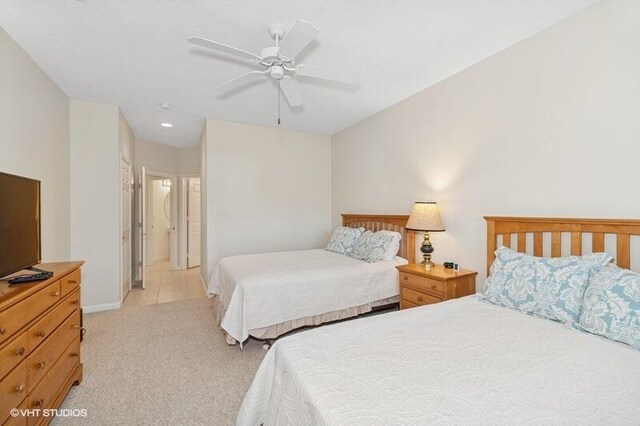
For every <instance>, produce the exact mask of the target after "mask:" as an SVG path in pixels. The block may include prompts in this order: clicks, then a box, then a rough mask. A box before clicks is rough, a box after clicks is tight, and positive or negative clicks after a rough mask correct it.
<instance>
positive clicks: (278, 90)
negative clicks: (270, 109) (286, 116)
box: [276, 80, 280, 126]
mask: <svg viewBox="0 0 640 426" xmlns="http://www.w3.org/2000/svg"><path fill="white" fill-rule="evenodd" d="M276 91H277V94H276V96H277V97H278V126H279V125H280V80H278V88H277V89H276Z"/></svg>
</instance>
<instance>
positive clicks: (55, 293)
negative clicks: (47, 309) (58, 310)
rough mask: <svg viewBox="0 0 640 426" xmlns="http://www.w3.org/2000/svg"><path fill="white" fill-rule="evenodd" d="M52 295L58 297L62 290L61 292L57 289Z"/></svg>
mask: <svg viewBox="0 0 640 426" xmlns="http://www.w3.org/2000/svg"><path fill="white" fill-rule="evenodd" d="M51 295H52V296H53V297H58V296H60V292H59V291H58V290H56V291H54V292H53V293H51Z"/></svg>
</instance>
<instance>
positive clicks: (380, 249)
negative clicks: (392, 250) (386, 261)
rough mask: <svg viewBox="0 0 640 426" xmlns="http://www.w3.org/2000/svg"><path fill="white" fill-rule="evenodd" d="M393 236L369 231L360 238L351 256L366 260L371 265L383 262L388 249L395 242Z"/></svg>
mask: <svg viewBox="0 0 640 426" xmlns="http://www.w3.org/2000/svg"><path fill="white" fill-rule="evenodd" d="M395 238H396V237H395V236H393V235H385V234H380V233H375V234H374V233H373V232H371V231H367V232H365V233H364V234H362V235H361V236H360V238H358V241H356V245H355V247H354V248H353V251H352V252H351V254H349V256H351V257H355V258H357V259H360V260H364V261H366V262H369V263H373V262H377V261H379V260H382V258H383V257H384V254H385V253H386V252H387V249H388V248H389V246H390V245H391V243H393V241H394V240H395Z"/></svg>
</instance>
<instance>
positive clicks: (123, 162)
mask: <svg viewBox="0 0 640 426" xmlns="http://www.w3.org/2000/svg"><path fill="white" fill-rule="evenodd" d="M120 186H121V188H120V302H122V301H123V300H124V298H125V297H127V294H128V293H129V290H131V281H132V275H133V271H132V267H131V263H132V262H131V258H132V254H133V251H132V249H131V224H132V218H133V216H132V209H131V206H132V204H133V170H132V167H131V161H129V160H128V159H127V158H126V157H125V156H124V155H122V154H121V155H120Z"/></svg>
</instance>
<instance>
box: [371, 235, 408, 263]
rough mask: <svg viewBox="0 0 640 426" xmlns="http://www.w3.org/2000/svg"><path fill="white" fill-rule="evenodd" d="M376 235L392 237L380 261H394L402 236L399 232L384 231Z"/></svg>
mask: <svg viewBox="0 0 640 426" xmlns="http://www.w3.org/2000/svg"><path fill="white" fill-rule="evenodd" d="M376 234H379V235H388V236H390V237H393V240H392V241H391V244H389V247H388V248H387V251H385V252H384V254H383V255H382V260H394V259H395V258H396V255H397V254H398V252H399V251H400V241H401V240H402V234H401V233H399V232H395V231H386V230H382V231H378V232H376Z"/></svg>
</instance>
